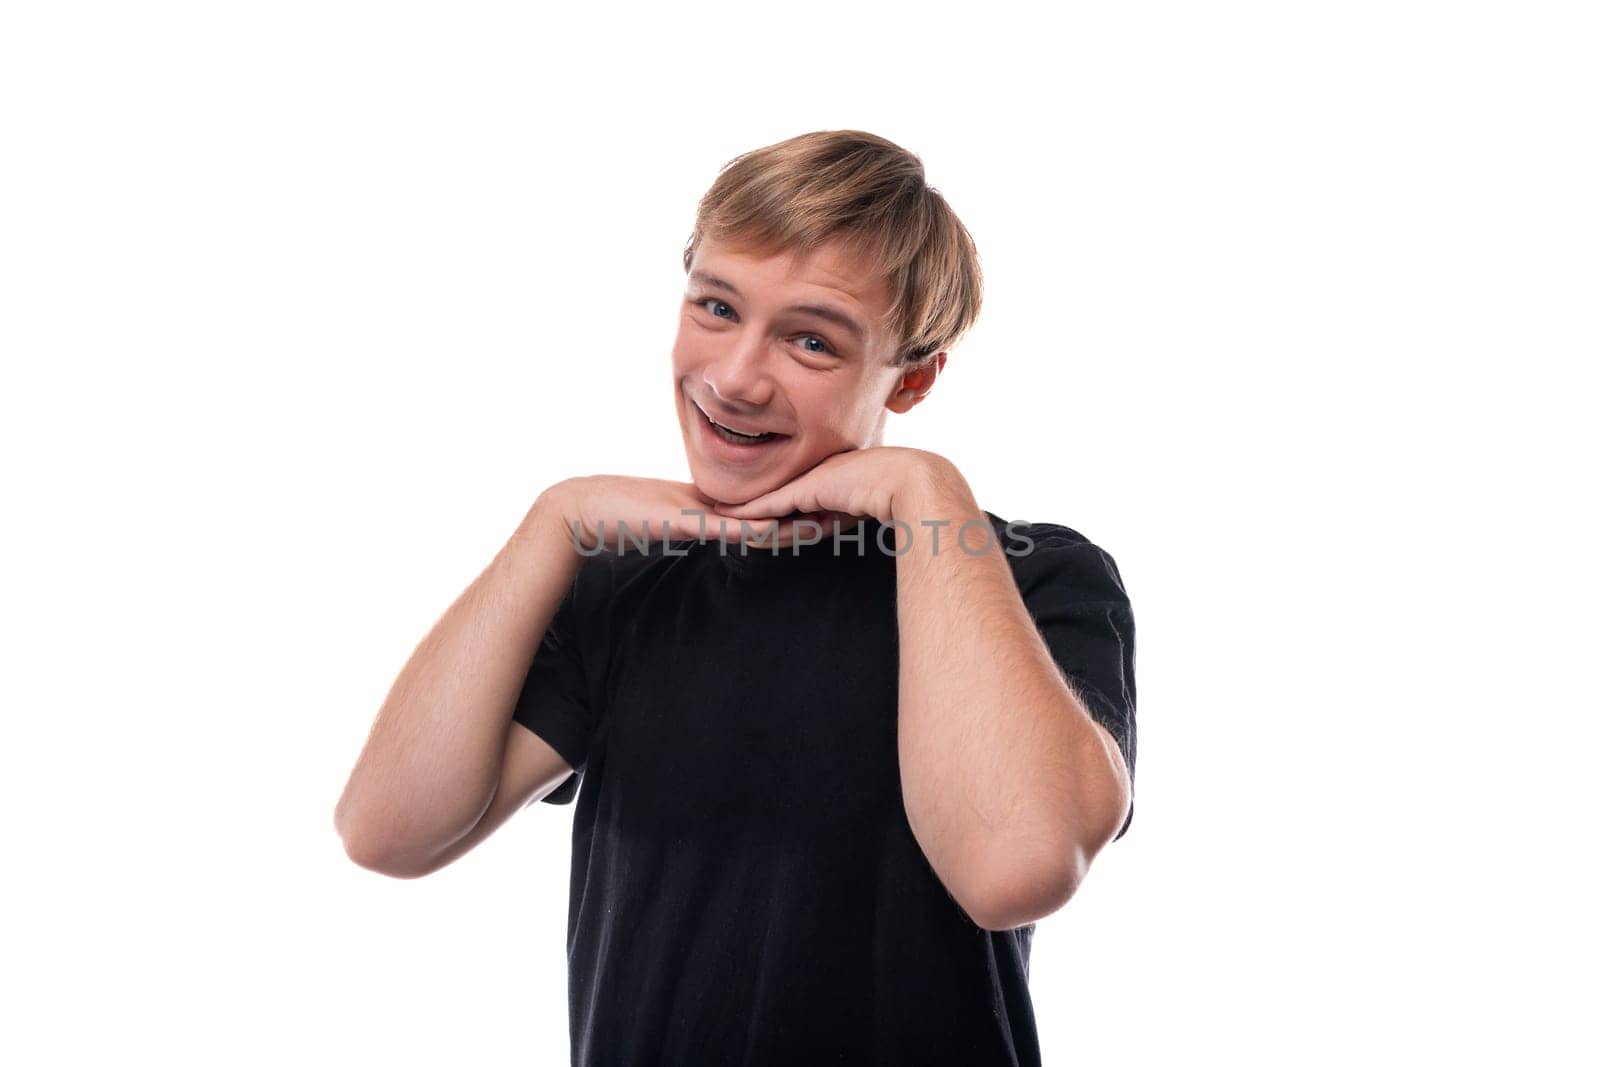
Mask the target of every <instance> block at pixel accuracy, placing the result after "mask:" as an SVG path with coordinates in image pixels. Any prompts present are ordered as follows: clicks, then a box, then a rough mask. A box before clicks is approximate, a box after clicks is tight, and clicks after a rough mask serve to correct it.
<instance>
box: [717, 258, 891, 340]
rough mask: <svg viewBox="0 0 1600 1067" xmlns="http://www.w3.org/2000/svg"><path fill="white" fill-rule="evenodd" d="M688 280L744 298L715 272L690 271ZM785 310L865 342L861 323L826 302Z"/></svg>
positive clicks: (798, 305) (799, 305)
mask: <svg viewBox="0 0 1600 1067" xmlns="http://www.w3.org/2000/svg"><path fill="white" fill-rule="evenodd" d="M689 280H690V281H692V282H699V283H700V284H701V285H704V286H706V287H708V288H711V289H721V290H722V291H723V292H725V293H728V294H730V295H732V296H734V297H737V298H738V299H741V300H742V299H744V294H742V293H740V292H739V290H738V289H736V288H734V285H733V283H732V282H730V281H726V280H724V279H722V278H719V277H717V276H716V275H715V274H710V273H708V272H706V271H703V270H695V271H690V272H689ZM786 310H788V311H796V312H799V313H800V314H802V315H814V316H816V317H817V318H819V319H824V320H826V321H828V322H831V323H833V324H835V325H837V326H840V327H842V328H844V329H846V330H849V331H850V333H851V334H852V335H854V337H855V339H856V341H857V343H859V344H866V343H867V331H866V330H864V329H862V327H861V324H860V323H859V322H857V321H856V320H855V319H854V318H852V317H851V316H849V315H847V314H845V313H844V312H843V311H840V310H839V309H838V308H835V307H829V306H828V305H827V304H795V305H794V306H793V307H790V308H787V309H786Z"/></svg>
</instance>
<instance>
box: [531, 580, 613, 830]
mask: <svg viewBox="0 0 1600 1067" xmlns="http://www.w3.org/2000/svg"><path fill="white" fill-rule="evenodd" d="M578 577H579V576H577V575H575V576H574V578H573V582H572V584H571V585H570V586H568V587H567V592H566V594H565V595H564V596H563V597H562V598H561V603H560V605H559V606H558V607H557V608H556V613H555V617H554V618H553V619H552V620H551V621H550V626H549V627H548V628H547V629H546V631H545V634H544V638H543V639H542V640H541V641H540V642H539V648H538V650H537V651H536V652H535V653H534V657H533V663H532V665H531V666H529V668H528V674H527V678H526V679H525V680H524V681H523V683H522V692H521V694H520V695H519V696H518V697H517V706H516V710H515V711H514V712H512V716H511V717H512V719H513V720H514V721H516V722H519V723H521V724H522V725H523V726H525V727H527V728H528V729H529V730H532V731H533V732H534V733H536V734H538V735H539V736H540V737H541V738H543V739H544V741H545V742H546V743H547V744H548V745H549V746H550V747H551V748H553V749H555V750H556V751H557V752H558V753H560V754H561V758H562V759H564V760H566V761H567V763H569V764H571V765H572V767H573V768H574V769H575V770H576V772H577V773H575V774H571V775H569V776H568V777H567V779H566V781H564V782H562V783H561V784H560V785H559V786H557V787H556V788H555V789H554V790H552V791H551V792H550V793H548V794H546V795H545V796H544V797H543V800H544V802H545V803H547V804H570V803H571V802H572V799H573V797H575V796H576V795H577V793H578V784H579V782H581V781H582V779H583V766H584V763H585V761H586V760H587V759H588V755H589V739H590V736H591V735H592V733H593V725H594V716H593V714H592V713H591V710H590V698H589V692H590V687H589V681H588V676H587V675H586V673H585V671H584V657H583V650H582V642H581V640H580V637H579V635H580V633H581V632H582V629H583V628H582V627H581V626H580V625H579V621H578V611H579V604H578V588H579V584H580V583H579V581H578Z"/></svg>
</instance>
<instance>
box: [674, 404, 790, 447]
mask: <svg viewBox="0 0 1600 1067" xmlns="http://www.w3.org/2000/svg"><path fill="white" fill-rule="evenodd" d="M694 407H695V410H696V411H698V412H700V417H701V418H702V419H704V420H705V423H706V426H707V427H708V428H710V430H711V432H712V433H714V434H716V435H717V436H718V437H720V438H722V439H723V440H724V441H727V442H728V443H729V444H734V445H759V444H763V443H765V442H767V441H776V440H778V439H780V438H783V437H787V436H788V434H781V433H773V432H771V431H768V432H767V433H740V432H739V431H738V430H730V429H729V428H728V427H726V426H724V425H722V424H721V423H719V422H717V421H716V420H715V419H713V418H712V417H711V416H710V415H707V414H706V413H705V410H704V409H703V408H701V407H700V405H699V404H696V405H695V406H694Z"/></svg>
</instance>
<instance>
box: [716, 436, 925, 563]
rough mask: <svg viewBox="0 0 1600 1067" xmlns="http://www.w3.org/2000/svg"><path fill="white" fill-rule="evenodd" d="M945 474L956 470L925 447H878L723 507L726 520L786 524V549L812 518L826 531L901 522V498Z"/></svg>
mask: <svg viewBox="0 0 1600 1067" xmlns="http://www.w3.org/2000/svg"><path fill="white" fill-rule="evenodd" d="M940 469H951V470H953V467H952V465H951V464H950V461H949V460H947V459H945V458H944V457H943V456H940V455H937V454H936V453H933V452H928V451H925V450H923V449H920V448H897V447H893V446H883V445H878V446H874V447H872V448H855V449H850V450H848V451H845V452H836V453H834V454H833V455H831V456H829V457H828V458H827V459H824V460H823V461H822V462H821V463H818V464H817V465H816V466H814V467H812V468H811V469H810V470H808V471H806V472H805V473H804V474H801V475H799V476H798V477H796V478H794V479H792V480H791V481H788V482H785V483H784V484H783V485H780V486H778V487H777V488H776V489H773V490H771V491H769V492H766V493H762V494H761V495H760V496H758V497H755V498H754V499H752V500H747V501H746V502H744V503H743V504H738V505H731V504H722V505H721V506H720V508H719V510H720V512H721V513H722V514H724V515H729V516H731V517H733V518H736V519H749V520H751V522H752V523H755V522H757V521H758V520H762V519H779V520H782V521H781V523H780V525H779V534H780V544H781V543H784V541H787V540H788V538H787V537H784V534H785V533H786V532H787V531H789V530H791V529H792V527H793V523H794V521H795V520H797V519H812V520H814V521H818V522H820V523H822V524H823V525H824V527H825V528H826V526H827V524H828V522H829V521H830V520H831V519H833V518H841V519H843V518H850V517H854V518H873V519H876V520H878V521H879V522H881V523H887V522H888V521H889V520H891V519H893V518H894V517H895V499H896V496H897V494H900V495H903V494H904V493H905V492H906V490H908V489H911V488H914V487H917V486H920V485H924V484H926V483H927V482H928V481H929V480H930V478H931V477H934V476H935V475H936V474H937V472H938V471H939V470H940Z"/></svg>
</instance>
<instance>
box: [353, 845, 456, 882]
mask: <svg viewBox="0 0 1600 1067" xmlns="http://www.w3.org/2000/svg"><path fill="white" fill-rule="evenodd" d="M343 841H344V854H345V856H347V857H348V858H349V859H350V862H352V863H354V864H355V865H356V866H357V867H364V868H366V869H367V870H369V871H373V872H376V873H377V874H384V875H388V876H389V877H390V878H421V877H423V876H424V875H429V874H432V873H433V872H434V871H435V870H437V867H436V866H435V865H433V864H427V863H418V862H416V861H415V860H413V859H410V858H407V857H405V856H403V855H400V854H399V853H397V852H395V851H394V850H392V849H385V848H382V847H377V846H374V845H373V844H372V843H371V842H370V841H368V840H367V839H364V838H361V837H357V836H349V837H345V838H343Z"/></svg>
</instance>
